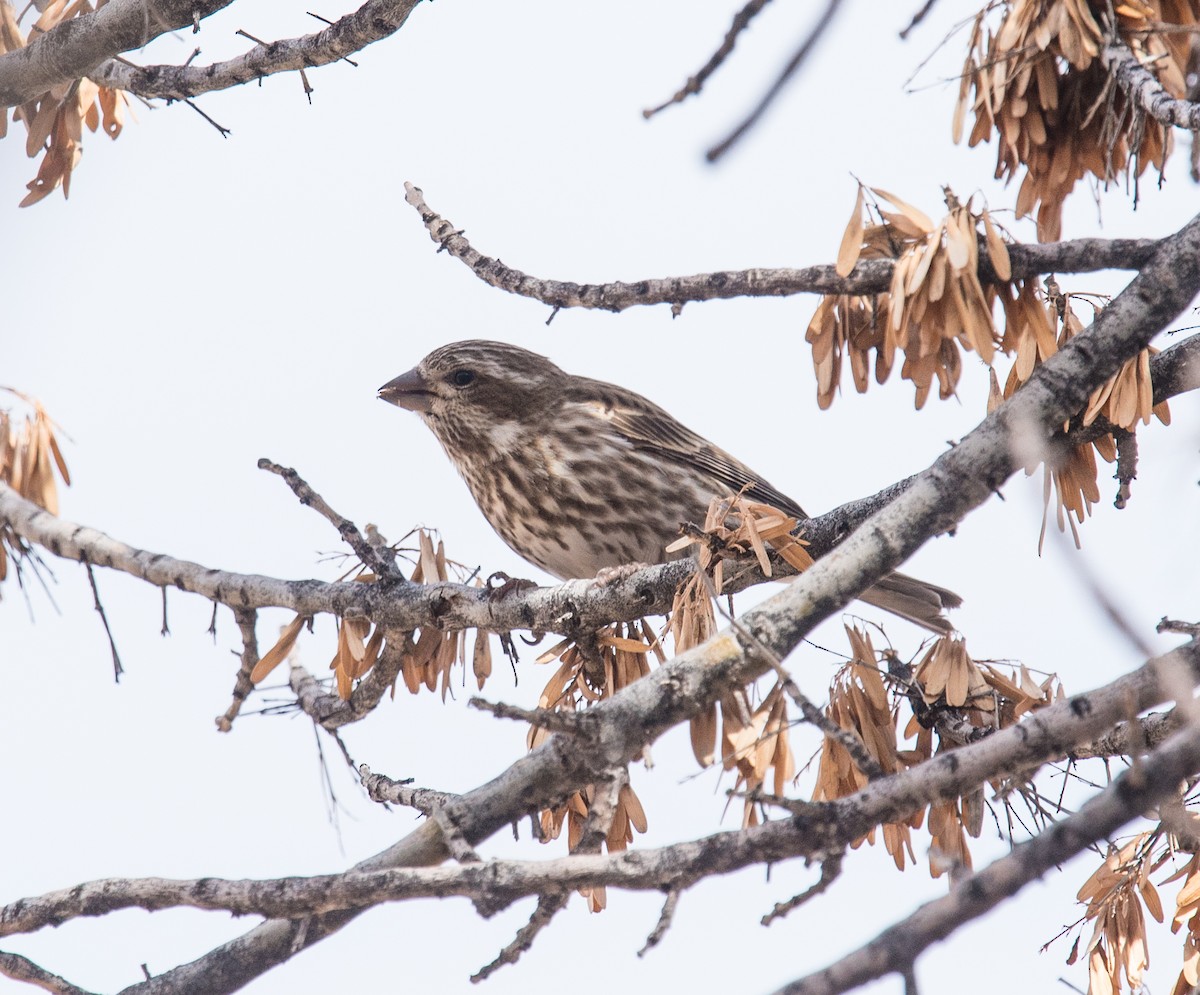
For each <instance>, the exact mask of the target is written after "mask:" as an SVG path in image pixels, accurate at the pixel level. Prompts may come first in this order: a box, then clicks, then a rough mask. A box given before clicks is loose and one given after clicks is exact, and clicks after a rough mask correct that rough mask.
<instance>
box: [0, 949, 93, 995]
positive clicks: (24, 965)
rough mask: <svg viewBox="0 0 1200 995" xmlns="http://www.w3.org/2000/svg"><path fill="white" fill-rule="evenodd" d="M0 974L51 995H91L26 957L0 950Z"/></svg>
mask: <svg viewBox="0 0 1200 995" xmlns="http://www.w3.org/2000/svg"><path fill="white" fill-rule="evenodd" d="M0 974H2V975H4V976H5V977H6V978H12V979H13V980H14V981H24V982H27V983H28V984H31V985H36V986H37V987H38V988H41V989H42V990H43V991H47V992H51V993H53V995H92V993H91V992H89V991H86V990H85V989H83V988H79V987H78V986H76V985H73V984H71V982H69V981H67V980H66V979H65V978H60V977H59V976H58V975H57V974H51V973H50V972H49V971H47V970H46V969H45V968H43V967H39V966H38V965H37V964H35V963H34V962H33V961H31V960H30V959H29V958H28V957H22V956H21V955H20V954H14V953H9V952H7V951H4V950H0Z"/></svg>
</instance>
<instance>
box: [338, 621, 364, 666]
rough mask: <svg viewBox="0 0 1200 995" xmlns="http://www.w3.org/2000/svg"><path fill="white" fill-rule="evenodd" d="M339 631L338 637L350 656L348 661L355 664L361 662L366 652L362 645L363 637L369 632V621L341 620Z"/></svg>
mask: <svg viewBox="0 0 1200 995" xmlns="http://www.w3.org/2000/svg"><path fill="white" fill-rule="evenodd" d="M339 629H340V631H339V636H340V637H341V641H342V642H343V643H344V645H345V647H346V651H347V652H348V653H349V655H350V659H352V660H354V661H355V662H357V661H359V660H361V659H362V658H363V657H364V656H365V655H366V652H367V647H366V645H365V644H364V643H363V636H365V635H366V634H367V633H368V632H370V631H371V623H370V621H368V620H367V619H365V618H346V619H343V620H342V624H341V626H340V627H339Z"/></svg>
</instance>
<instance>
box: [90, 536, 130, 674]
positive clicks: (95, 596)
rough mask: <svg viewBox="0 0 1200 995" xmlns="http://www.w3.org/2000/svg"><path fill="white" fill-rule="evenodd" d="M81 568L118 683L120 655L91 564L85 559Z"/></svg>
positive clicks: (121, 668) (121, 669) (120, 670)
mask: <svg viewBox="0 0 1200 995" xmlns="http://www.w3.org/2000/svg"><path fill="white" fill-rule="evenodd" d="M83 566H84V569H85V570H87V578H88V583H89V584H90V585H91V587H92V607H93V608H95V609H96V611H97V612H98V613H99V615H100V621H101V622H103V623H104V634H105V635H106V636H107V637H108V649H109V651H110V652H111V653H112V663H113V680H114V681H117V682H120V680H121V675H122V674H123V673H125V668H124V667H122V666H121V654H120V653H118V652H117V641H116V640H115V639H113V634H112V628H111V627H110V626H109V624H108V615H106V614H105V612H104V605H103V604H102V603H101V601H100V589H99V588H98V587H97V586H96V575H95V574H94V573H93V572H92V565H91V563H89V562H88V561H87V560H86V559H85V560H84V561H83Z"/></svg>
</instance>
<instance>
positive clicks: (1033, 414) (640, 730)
mask: <svg viewBox="0 0 1200 995" xmlns="http://www.w3.org/2000/svg"><path fill="white" fill-rule="evenodd" d="M1197 291H1200V217H1198V218H1195V219H1193V220H1192V221H1191V222H1189V223H1188V224H1187V225H1186V226H1185V227H1184V228H1183V229H1181V230H1180V231H1179V232H1178V233H1177V234H1175V235H1173V236H1170V237H1169V238H1167V239H1164V240H1163V241H1162V243H1160V245H1159V247H1158V248H1157V250H1156V251H1155V253H1154V256H1153V257H1152V258H1151V259H1150V261H1149V262H1148V263H1147V264H1146V266H1145V268H1144V269H1143V270H1142V272H1141V273H1140V274H1139V275H1138V276H1137V277H1135V278H1134V280H1133V281H1132V282H1131V283H1130V285H1129V286H1128V287H1127V288H1126V289H1125V290H1124V291H1123V292H1122V293H1121V294H1119V295H1118V296H1117V297H1116V298H1115V299H1114V300H1113V302H1112V303H1111V304H1110V305H1109V306H1108V307H1107V308H1105V309H1104V311H1102V312H1101V313H1100V315H1099V316H1098V317H1097V319H1096V321H1095V323H1094V324H1093V326H1092V328H1091V329H1089V330H1088V331H1087V332H1085V333H1084V334H1081V335H1078V336H1076V337H1075V338H1073V339H1072V340H1071V341H1070V342H1069V343H1067V345H1066V346H1065V347H1064V348H1063V349H1062V350H1060V351H1059V352H1058V353H1057V354H1056V355H1054V356H1052V357H1051V358H1050V359H1049V360H1047V361H1046V362H1045V363H1043V364H1042V365H1040V366H1039V367H1038V368H1037V369H1036V370H1035V371H1034V373H1033V375H1032V377H1031V378H1030V379H1029V381H1028V382H1027V383H1026V384H1025V386H1024V387H1023V388H1022V389H1021V390H1020V391H1018V392H1017V393H1016V394H1015V395H1014V396H1013V397H1012V398H1010V399H1009V400H1008V401H1007V402H1005V403H1004V404H1003V405H1001V407H1000V408H998V409H997V410H996V411H994V412H993V413H992V414H991V415H989V416H988V417H987V418H986V419H985V420H984V421H983V422H982V423H981V424H980V426H979V427H978V428H976V429H975V430H974V431H972V432H971V433H970V434H969V435H968V436H966V437H965V438H964V439H963V440H962V441H961V442H960V443H959V445H958V446H956V447H955V448H953V449H951V450H950V451H949V452H947V453H945V454H943V455H942V456H941V457H940V458H939V459H938V460H937V461H936V462H935V463H934V464H933V466H931V467H930V468H929V469H928V470H926V471H925V472H924V473H922V474H920V475H919V476H918V478H917V479H916V480H915V481H914V483H913V484H912V485H911V486H910V487H909V489H908V490H906V491H905V492H904V493H903V494H901V495H900V496H899V497H898V498H896V500H895V501H893V502H892V503H891V504H890V505H888V506H887V507H885V508H884V509H883V510H881V511H879V512H878V513H876V514H875V515H873V516H872V517H871V518H870V519H869V520H868V521H867V522H865V523H864V524H863V525H862V526H860V527H859V528H858V529H857V530H856V531H855V532H854V533H853V534H852V535H850V536H849V537H848V538H847V539H846V540H845V541H844V542H843V543H842V544H841V545H840V546H839V547H838V548H837V549H836V550H834V551H833V552H832V553H831V554H829V555H827V556H825V557H823V558H822V559H820V560H818V561H817V563H816V564H815V565H814V566H813V567H811V568H810V569H809V570H808V571H806V572H805V573H804V574H802V575H801V576H800V577H799V578H797V579H796V580H795V581H794V582H792V583H791V584H790V585H789V586H788V587H787V588H786V589H785V590H784V591H782V592H781V593H780V594H778V595H776V596H775V597H773V598H771V599H770V600H769V601H767V602H765V603H764V604H762V605H760V606H759V607H757V608H756V609H753V610H752V611H750V612H747V613H746V614H745V615H744V616H743V617H742V619H741V624H742V626H744V627H745V629H746V630H748V631H749V632H750V633H752V634H753V638H754V645H753V646H744V645H743V644H742V643H740V642H739V641H738V639H737V638H736V637H735V636H734V635H733V634H731V633H729V632H723V633H721V634H718V635H717V636H715V637H713V638H712V639H711V640H709V641H708V642H706V643H705V644H704V645H702V646H700V647H697V648H696V649H694V650H691V651H688V652H686V653H684V654H681V655H680V656H679V657H677V658H676V659H675V660H673V661H671V662H670V663H668V664H666V665H664V666H663V667H661V668H659V669H658V670H657V671H655V672H654V673H653V674H652V675H651V676H649V677H648V678H646V679H644V680H641V681H636V682H634V683H633V684H632V685H630V686H629V687H628V688H626V689H624V690H623V691H621V692H620V693H619V694H617V695H615V696H614V697H613V698H612V699H610V700H608V701H605V702H602V703H600V704H599V705H597V706H596V708H595V709H594V711H595V713H596V715H597V716H598V723H597V724H598V726H599V732H598V736H597V739H596V741H595V742H594V743H593V744H591V746H590V748H589V749H587V750H580V749H578V748H577V746H576V744H575V743H574V741H573V739H570V738H568V737H564V736H559V735H553V736H551V737H550V738H549V739H548V740H547V741H546V742H545V743H544V744H543V745H542V746H541V747H539V748H538V749H537V750H535V751H534V752H532V753H531V754H529V755H528V756H526V757H523V758H521V759H520V760H518V761H516V762H515V763H514V764H512V766H510V767H509V768H508V769H507V770H506V771H505V772H504V773H503V774H501V775H500V776H499V777H497V778H496V779H495V780H493V781H491V782H489V783H488V784H485V785H482V786H481V787H479V788H477V789H475V790H474V791H471V792H468V793H466V794H465V795H464V796H463V798H462V804H463V808H464V811H465V813H466V817H465V818H464V822H463V824H462V825H461V826H460V827H459V828H460V830H461V832H462V833H463V836H464V838H465V839H466V840H467V841H468V842H469V843H471V844H472V845H474V844H476V843H478V842H480V841H481V840H483V839H485V838H486V837H487V836H489V835H490V834H491V833H493V832H495V831H497V830H498V829H500V828H502V827H504V826H507V825H509V824H511V823H512V822H514V821H516V820H518V819H519V818H521V817H523V816H524V815H526V814H528V813H529V812H531V811H533V810H534V809H536V808H538V807H540V806H542V805H544V804H546V803H547V802H548V801H550V800H553V799H556V798H562V797H565V795H566V794H567V793H568V792H570V791H572V790H576V789H578V788H579V787H581V786H583V785H586V784H591V783H594V782H595V781H596V780H597V779H598V778H600V777H603V776H604V774H605V772H606V771H609V770H612V769H613V768H614V767H616V766H618V765H620V764H623V763H627V762H628V761H629V760H630V759H631V758H632V757H633V756H635V755H636V754H637V753H639V752H640V751H641V750H642V749H643V747H644V746H645V744H646V743H648V742H652V741H654V740H655V739H656V738H657V737H658V736H660V735H661V734H662V733H663V732H665V731H666V730H667V729H669V728H672V727H673V726H675V725H677V724H678V723H680V722H682V721H685V720H687V719H689V718H691V717H692V716H693V715H695V714H697V713H698V712H699V711H700V710H701V709H703V708H706V707H707V705H708V703H709V702H711V701H714V700H716V699H717V698H718V697H719V696H720V695H721V694H723V693H725V692H726V691H727V690H728V689H729V688H731V687H734V686H738V685H742V684H745V683H746V682H748V681H750V680H753V679H755V678H756V677H758V676H760V675H761V674H763V673H765V672H766V671H767V670H768V668H769V666H770V664H769V662H768V661H766V660H764V659H763V656H762V653H761V652H760V651H759V650H758V649H757V645H758V644H760V643H761V644H762V645H763V646H765V647H767V648H768V649H769V650H770V652H771V653H773V654H775V655H777V656H779V657H783V656H785V655H786V654H787V653H788V652H790V651H791V649H792V648H793V647H795V646H796V645H797V643H798V642H799V641H800V640H801V639H802V638H803V637H804V636H805V635H807V634H808V632H809V631H811V629H812V628H813V627H814V626H815V625H816V624H817V623H818V622H820V621H822V620H823V619H824V618H826V617H828V616H829V615H830V614H831V613H832V612H835V611H837V610H838V609H839V608H840V607H841V606H842V605H843V604H844V603H845V601H846V600H847V599H848V598H850V597H852V596H854V595H856V594H857V593H858V592H860V591H863V590H865V589H866V588H867V587H869V586H870V585H871V584H873V583H875V582H876V581H877V580H878V579H879V578H880V577H882V576H883V575H884V574H886V573H889V572H890V571H892V570H894V569H895V568H896V567H897V566H899V565H900V563H901V562H902V561H903V560H904V559H905V558H906V557H907V556H909V555H911V554H912V553H913V552H914V551H915V550H916V549H917V548H919V547H920V546H921V545H922V544H923V543H925V542H926V541H927V540H928V539H929V538H930V537H932V536H935V535H938V534H940V533H942V532H944V531H946V529H948V528H950V527H952V526H953V525H954V524H955V523H956V522H957V521H959V520H960V519H961V518H963V517H964V516H966V515H967V514H968V513H969V512H970V511H971V510H972V509H973V508H975V507H977V506H978V505H980V504H982V503H983V502H984V501H986V500H987V499H988V498H989V496H990V495H991V494H992V493H994V491H995V490H996V488H998V487H999V486H1000V485H1001V484H1002V483H1003V482H1004V481H1005V480H1006V479H1007V478H1008V476H1009V475H1011V474H1012V473H1013V472H1014V471H1015V470H1016V469H1017V467H1018V466H1019V465H1020V459H1019V458H1018V455H1017V454H1016V453H1014V448H1015V447H1016V446H1017V445H1018V444H1019V443H1020V444H1021V445H1020V449H1021V451H1022V452H1025V451H1027V450H1028V444H1027V442H1028V440H1029V439H1030V437H1032V438H1033V440H1034V441H1039V437H1040V441H1041V442H1042V443H1043V444H1044V442H1045V441H1046V440H1047V439H1048V438H1049V437H1050V435H1051V434H1052V432H1053V429H1054V426H1057V425H1059V424H1061V423H1062V422H1063V421H1064V420H1065V419H1066V418H1068V417H1069V416H1070V415H1072V414H1073V413H1075V412H1077V411H1078V410H1079V408H1080V407H1081V406H1082V405H1083V403H1084V402H1085V400H1086V399H1087V398H1088V397H1089V395H1090V394H1091V392H1092V391H1094V390H1095V389H1096V388H1097V387H1098V386H1099V385H1100V384H1102V383H1103V382H1104V381H1105V380H1107V379H1108V378H1109V377H1111V376H1112V375H1113V374H1114V373H1115V372H1116V371H1117V370H1118V369H1119V368H1120V366H1121V365H1122V364H1123V363H1124V362H1125V361H1126V360H1127V359H1129V358H1130V357H1132V356H1135V355H1137V353H1138V351H1139V350H1141V349H1142V348H1144V346H1145V345H1146V343H1148V342H1149V341H1150V340H1151V339H1152V338H1153V337H1154V335H1155V334H1157V333H1158V332H1159V331H1160V330H1161V329H1163V328H1164V327H1166V325H1167V324H1168V323H1169V322H1170V321H1172V320H1173V319H1174V318H1175V317H1176V316H1177V315H1178V314H1179V313H1180V312H1181V311H1182V310H1183V308H1184V307H1186V305H1187V304H1188V303H1189V302H1190V301H1191V299H1192V298H1193V296H1194V295H1195V294H1196V293H1197ZM3 498H4V495H2V494H0V500H2V499H3ZM1157 700H1159V699H1158V698H1157V697H1156V696H1155V695H1150V696H1146V695H1145V694H1137V693H1129V694H1122V695H1121V700H1120V701H1119V702H1115V703H1113V705H1112V709H1113V710H1112V711H1111V712H1107V713H1106V712H1104V710H1103V709H1102V708H1100V707H1096V708H1093V707H1092V706H1091V704H1090V703H1089V704H1088V705H1080V706H1077V707H1071V706H1068V711H1069V712H1070V715H1071V717H1072V720H1073V721H1074V722H1077V723H1078V727H1077V729H1076V732H1077V733H1078V736H1076V735H1070V736H1068V737H1067V740H1068V742H1067V743H1064V744H1062V746H1063V748H1069V745H1070V742H1071V741H1074V742H1084V741H1089V740H1092V739H1095V738H1096V737H1097V736H1099V735H1102V734H1103V732H1104V731H1106V729H1107V727H1108V726H1111V725H1112V724H1113V723H1114V722H1116V721H1118V720H1120V719H1122V718H1128V717H1131V713H1132V712H1134V711H1135V710H1140V709H1142V708H1147V707H1150V706H1151V705H1153V704H1154V703H1155V701H1157ZM1043 714H1045V713H1043ZM1056 714H1057V713H1056ZM1040 719H1041V716H1040V715H1035V716H1032V717H1030V719H1029V720H1028V721H1026V722H1022V723H1021V724H1020V725H1018V726H1015V727H1013V729H1012V730H1006V731H1004V732H1001V733H998V734H996V735H995V737H989V739H988V740H987V741H985V743H990V742H991V741H992V740H993V739H995V740H998V741H1000V742H1002V743H1005V744H1006V745H1011V746H1012V749H1011V750H1010V753H1011V754H1012V755H1013V756H1014V757H1015V756H1016V755H1017V754H1019V752H1020V747H1021V742H1019V741H1020V740H1025V741H1028V737H1029V736H1030V735H1032V734H1036V731H1037V730H1038V729H1039V728H1040V727H1039V726H1038V722H1039V720H1040ZM1092 723H1097V724H1095V725H1093V724H1092ZM1009 733H1011V734H1012V735H1013V738H1014V739H1016V740H1018V742H1015V743H1014V742H1013V741H1012V740H1011V739H1001V737H1004V736H1007V735H1008V734H1009ZM980 745H983V744H980ZM967 749H968V748H966V747H964V748H963V749H960V750H955V751H952V752H951V753H949V754H947V755H946V756H944V757H939V758H937V759H935V760H933V761H931V762H930V763H928V764H926V765H923V766H922V768H921V770H922V771H928V772H929V773H928V774H927V775H926V776H931V777H938V776H942V774H945V775H946V776H950V775H951V774H952V773H954V772H958V773H961V771H962V769H963V766H964V762H963V754H964V753H965V752H966V750H967ZM999 762H1000V763H1001V764H1002V765H1003V762H1004V761H1003V759H1001V761H999ZM1010 762H1011V761H1010ZM951 769H953V771H952V770H951ZM939 772H942V773H941V774H939ZM973 774H974V775H976V776H978V780H977V781H976V782H975V783H982V781H983V780H985V779H987V778H988V777H992V776H995V774H996V770H995V766H994V765H989V766H988V767H986V768H981V769H979V770H976V771H974V772H973ZM893 780H894V781H895V782H896V783H897V784H900V785H905V784H908V783H909V782H907V781H905V780H904V775H899V776H897V778H895V779H893ZM887 783H891V782H887ZM882 788H883V784H880V785H878V786H877V785H872V786H871V789H870V790H871V792H873V793H874V792H878V791H880V790H882ZM800 818H802V817H801V816H794V817H793V819H792V820H781V821H780V822H778V823H770V824H768V826H766V827H764V831H773V832H784V831H786V827H788V826H790V825H791V824H792V823H793V821H794V820H796V819H800ZM853 819H854V816H853V813H849V814H848V815H847V819H846V822H847V826H850V825H852V823H853ZM776 826H783V827H785V828H784V829H773V827H776ZM764 838H765V839H768V840H769V839H770V837H769V836H766V837H764ZM446 854H447V850H446V847H445V845H444V841H442V840H441V839H440V832H439V830H438V827H437V826H436V824H435V823H432V822H429V823H426V824H424V825H422V826H421V827H420V828H419V829H417V830H416V831H415V832H414V833H412V834H410V835H409V836H408V837H406V838H405V839H403V840H401V841H399V842H398V843H397V844H396V845H395V846H393V847H391V848H389V849H388V850H385V851H384V852H382V853H380V854H377V855H376V856H375V857H372V858H370V859H369V860H366V861H364V862H362V863H361V864H359V865H358V866H357V867H356V868H355V870H357V871H371V870H382V869H385V868H390V867H413V866H428V865H430V864H436V863H440V862H441V861H442V860H444V859H445V857H446ZM353 915H354V913H352V912H336V913H331V914H329V915H327V916H318V917H308V918H305V919H304V920H303V921H302V922H297V921H292V920H281V919H275V920H271V921H269V922H266V923H263V924H262V925H261V926H258V927H257V928H255V929H254V930H252V931H251V932H250V933H248V934H246V935H244V936H242V937H239V938H238V939H235V940H233V941H231V942H229V943H226V944H224V945H222V946H220V947H218V948H216V949H214V950H212V951H210V952H209V953H207V954H205V955H204V956H202V957H200V958H198V959H197V960H195V961H193V962H191V963H190V964H185V965H181V966H180V967H177V968H175V969H173V970H171V971H167V972H165V973H164V974H162V975H159V976H158V977H156V978H153V979H150V980H148V981H145V982H142V983H139V984H137V985H134V986H131V988H129V989H127V991H129V992H141V993H151V992H154V993H165V992H170V993H172V995H178V993H181V992H200V991H203V992H205V993H206V995H215V993H220V992H230V991H234V990H236V989H237V988H239V987H241V986H243V985H245V984H246V983H247V982H249V981H250V980H251V979H253V978H255V977H257V976H259V975H261V974H262V973H263V972H264V971H267V970H269V969H270V968H271V967H272V966H274V965H275V964H277V963H280V962H281V961H283V960H286V959H288V958H290V957H292V956H294V955H295V954H296V953H298V952H299V951H300V950H302V949H304V948H305V947H307V946H310V945H312V944H314V943H316V942H319V941H320V940H321V939H322V938H323V937H325V936H327V935H329V934H330V933H331V932H333V931H335V930H338V929H340V928H341V927H342V926H343V925H345V924H346V922H348V921H349V920H350V919H351V918H353Z"/></svg>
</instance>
